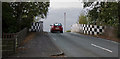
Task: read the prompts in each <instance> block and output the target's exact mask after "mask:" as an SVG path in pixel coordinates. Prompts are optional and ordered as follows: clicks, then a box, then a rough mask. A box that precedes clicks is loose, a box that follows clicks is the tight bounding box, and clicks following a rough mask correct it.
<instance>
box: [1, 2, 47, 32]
mask: <svg viewBox="0 0 120 59" xmlns="http://www.w3.org/2000/svg"><path fill="white" fill-rule="evenodd" d="M2 7H3V8H2V10H3V13H2V14H3V15H2V16H3V27H4V26H7V27H4V28H3V31H4V32H17V31H20V30H21V29H23V28H25V27H29V26H30V25H31V23H32V22H33V19H34V18H35V17H36V16H39V17H41V18H45V17H47V12H48V7H49V2H11V3H7V2H3V5H2ZM11 24H13V25H11ZM11 27H12V28H11ZM7 28H10V29H7ZM12 29H13V30H12Z"/></svg>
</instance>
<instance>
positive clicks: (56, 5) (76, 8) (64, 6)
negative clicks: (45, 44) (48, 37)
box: [43, 0, 83, 31]
mask: <svg viewBox="0 0 120 59" xmlns="http://www.w3.org/2000/svg"><path fill="white" fill-rule="evenodd" d="M82 10H83V3H82V1H80V0H50V7H49V12H48V16H47V18H46V19H45V20H44V21H43V22H44V30H45V31H49V30H50V24H53V23H55V22H60V23H62V24H63V27H64V12H66V30H70V29H71V25H72V24H75V23H76V22H77V21H78V17H79V15H80V13H82V12H83V11H82Z"/></svg>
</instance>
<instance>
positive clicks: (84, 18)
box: [79, 14, 88, 24]
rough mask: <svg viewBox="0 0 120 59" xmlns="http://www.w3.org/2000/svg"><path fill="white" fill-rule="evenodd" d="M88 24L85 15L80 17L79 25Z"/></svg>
mask: <svg viewBox="0 0 120 59" xmlns="http://www.w3.org/2000/svg"><path fill="white" fill-rule="evenodd" d="M87 23H88V22H87V19H86V16H84V15H82V14H81V15H80V16H79V24H87Z"/></svg>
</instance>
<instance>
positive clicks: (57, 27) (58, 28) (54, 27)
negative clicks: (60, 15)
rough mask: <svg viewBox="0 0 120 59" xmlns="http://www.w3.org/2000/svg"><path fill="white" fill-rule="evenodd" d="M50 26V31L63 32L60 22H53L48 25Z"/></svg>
mask: <svg viewBox="0 0 120 59" xmlns="http://www.w3.org/2000/svg"><path fill="white" fill-rule="evenodd" d="M50 26H51V29H50V31H51V33H53V32H57V31H59V32H60V33H63V27H62V24H61V23H55V24H52V25H50Z"/></svg>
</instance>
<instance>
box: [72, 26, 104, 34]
mask: <svg viewBox="0 0 120 59" xmlns="http://www.w3.org/2000/svg"><path fill="white" fill-rule="evenodd" d="M71 32H80V33H84V34H89V35H98V34H102V33H103V32H104V26H98V25H87V24H73V25H72V27H71Z"/></svg>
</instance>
